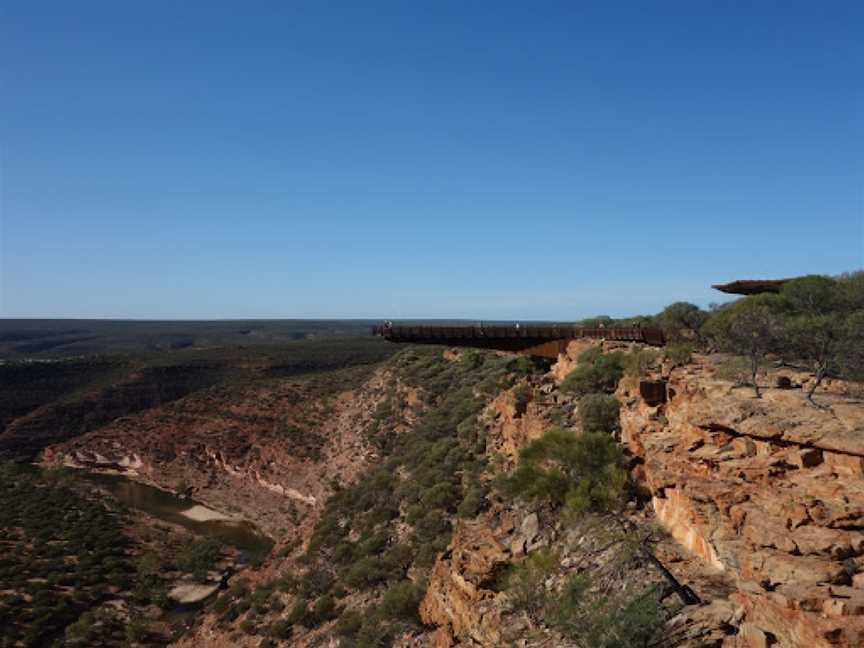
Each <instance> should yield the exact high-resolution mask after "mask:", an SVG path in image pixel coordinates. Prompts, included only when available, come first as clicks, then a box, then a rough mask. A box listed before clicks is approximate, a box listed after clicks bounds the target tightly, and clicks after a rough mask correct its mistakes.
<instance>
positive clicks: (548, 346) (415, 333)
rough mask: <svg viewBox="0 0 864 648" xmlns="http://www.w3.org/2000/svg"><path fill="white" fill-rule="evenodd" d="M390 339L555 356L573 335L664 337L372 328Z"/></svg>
mask: <svg viewBox="0 0 864 648" xmlns="http://www.w3.org/2000/svg"><path fill="white" fill-rule="evenodd" d="M373 333H374V334H375V335H380V336H381V337H383V338H384V339H385V340H389V341H390V342H407V343H410V344H440V345H444V346H455V347H474V348H478V349H496V350H499V351H512V352H514V353H522V354H524V355H531V356H536V357H541V358H549V359H552V360H554V359H556V358H557V357H558V354H559V353H563V352H564V350H565V349H566V348H567V343H568V342H570V341H571V340H577V339H584V338H590V339H596V340H618V341H622V342H641V343H643V344H650V345H652V346H663V345H664V344H666V338H665V336H664V335H663V331H662V330H660V329H657V328H640V327H636V326H634V327H610V328H601V327H597V328H589V327H584V326H571V325H569V324H549V325H542V326H533V325H530V326H523V325H521V324H520V325H509V326H499V325H492V326H486V325H477V326H391V325H388V324H384V325H382V326H376V327H375V328H374V329H373Z"/></svg>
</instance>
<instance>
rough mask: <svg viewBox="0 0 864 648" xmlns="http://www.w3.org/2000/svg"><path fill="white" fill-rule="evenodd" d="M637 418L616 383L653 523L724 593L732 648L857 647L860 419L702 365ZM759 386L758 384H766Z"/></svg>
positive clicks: (845, 402)
mask: <svg viewBox="0 0 864 648" xmlns="http://www.w3.org/2000/svg"><path fill="white" fill-rule="evenodd" d="M664 378H665V379H667V380H668V402H667V403H665V404H662V405H659V406H656V407H651V406H649V405H648V404H647V403H646V402H645V401H644V399H642V398H640V396H639V392H638V386H637V385H635V384H633V383H632V382H628V381H623V382H622V385H621V386H620V388H619V392H618V396H619V398H620V400H621V401H622V404H623V405H624V407H622V411H621V419H622V428H623V430H622V441H623V442H624V443H625V444H626V445H627V446H628V447H629V449H630V450H631V452H633V453H634V455H636V456H637V457H638V458H639V459H640V461H641V465H640V466H639V467H638V470H637V471H636V474H637V475H638V476H639V477H640V478H641V479H642V480H643V482H644V484H645V486H646V487H647V489H648V490H649V491H650V494H651V496H652V502H653V505H654V509H655V511H656V515H657V518H658V519H659V521H660V522H661V523H663V524H664V526H666V528H667V529H668V530H669V531H670V533H671V534H672V535H673V537H674V538H675V539H676V540H677V541H678V542H680V543H681V545H682V546H684V547H686V548H687V549H688V550H689V551H691V552H692V553H693V554H694V555H696V556H698V557H699V559H700V560H701V561H702V562H703V563H704V564H705V565H707V566H710V567H711V568H713V569H714V570H716V571H717V572H724V573H725V574H726V575H727V576H728V577H729V578H731V580H732V582H734V583H735V585H736V591H735V592H734V593H732V594H731V596H730V597H729V599H730V600H731V601H732V602H733V603H734V604H735V605H736V606H737V607H738V609H739V614H740V615H741V617H742V620H741V624H740V630H741V631H740V632H739V633H738V634H737V635H736V636H735V637H734V638H732V637H730V638H729V640H728V641H727V644H729V645H734V646H748V647H749V646H753V647H754V648H755V647H756V646H763V645H764V646H771V645H781V646H790V647H793V646H800V647H802V648H803V647H805V646H806V647H808V648H809V647H811V646H812V647H814V648H816V647H823V646H824V647H827V646H848V647H849V648H851V647H852V646H860V645H864V607H862V605H861V601H862V600H864V599H862V597H864V573H862V572H864V558H862V554H864V532H862V529H864V478H862V476H864V472H862V458H864V407H862V404H861V403H859V402H854V401H852V400H850V399H844V398H842V397H839V396H837V395H832V394H827V393H822V394H821V395H820V396H819V397H818V399H819V400H820V402H821V403H823V404H824V405H825V407H824V408H816V407H813V406H812V405H809V404H808V403H807V402H806V400H805V398H804V396H803V394H802V392H801V390H795V389H792V390H789V389H766V390H765V394H764V398H762V399H755V398H754V397H753V393H752V390H750V389H745V388H736V387H734V386H733V385H732V384H731V383H729V382H726V381H722V380H718V379H716V378H714V374H713V364H712V362H711V360H710V359H708V358H700V359H699V360H698V362H696V363H695V364H692V365H689V366H687V367H684V368H678V369H675V370H673V371H671V372H670V373H669V374H668V375H666V376H664ZM769 378H770V376H769Z"/></svg>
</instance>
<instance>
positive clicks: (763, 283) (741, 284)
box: [711, 278, 792, 295]
mask: <svg viewBox="0 0 864 648" xmlns="http://www.w3.org/2000/svg"><path fill="white" fill-rule="evenodd" d="M787 281H792V279H791V278H789V279H739V280H738V281H730V282H729V283H725V284H714V285H712V286H711V287H712V288H714V289H715V290H719V291H720V292H724V293H728V294H730V295H758V294H760V293H778V292H780V289H781V288H783V284H785V283H786V282H787Z"/></svg>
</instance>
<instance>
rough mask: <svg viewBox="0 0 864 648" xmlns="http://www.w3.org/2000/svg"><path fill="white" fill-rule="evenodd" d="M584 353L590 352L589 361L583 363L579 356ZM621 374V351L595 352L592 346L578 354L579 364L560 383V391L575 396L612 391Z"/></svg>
mask: <svg viewBox="0 0 864 648" xmlns="http://www.w3.org/2000/svg"><path fill="white" fill-rule="evenodd" d="M595 348H596V347H595ZM586 354H590V355H588V358H589V359H591V361H590V362H585V363H583V362H582V361H581V358H582V357H583V356H586ZM623 375H624V354H623V353H620V352H617V351H616V352H614V353H607V354H602V353H599V352H598V353H595V352H594V349H593V348H592V349H589V350H588V351H586V352H584V353H583V354H582V356H580V362H579V365H578V366H577V367H576V368H575V369H574V370H573V371H571V372H570V373H569V374H568V375H567V377H566V378H565V379H564V381H563V382H562V383H561V391H562V392H565V393H570V394H575V395H577V396H584V395H585V394H593V393H597V392H604V393H612V392H613V391H615V388H616V387H617V386H618V381H619V380H621V376H623Z"/></svg>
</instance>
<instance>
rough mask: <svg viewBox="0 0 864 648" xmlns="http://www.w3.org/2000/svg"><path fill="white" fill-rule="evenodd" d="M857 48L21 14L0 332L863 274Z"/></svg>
mask: <svg viewBox="0 0 864 648" xmlns="http://www.w3.org/2000/svg"><path fill="white" fill-rule="evenodd" d="M613 5H614V6H613ZM862 34H864V3H862V2H860V1H855V2H831V1H827V2H813V1H808V2H788V1H782V2H779V1H778V2H768V1H760V2H753V3H732V2H693V1H692V0H687V1H685V2H674V3H670V2H662V1H661V2H641V1H640V2H630V3H627V2H614V3H613V2H561V3H545V2H519V3H508V2H501V1H495V2H470V3H466V2H462V1H455V2H445V1H441V0H435V1H429V2H421V1H419V0H401V1H399V2H376V1H373V0H370V1H369V2H356V1H354V0H350V1H346V2H319V1H311V0H310V1H308V2H271V3H264V2H215V1H212V0H208V1H207V2H197V3H195V2H157V1H153V2H136V3H131V2H68V1H63V2H41V1H39V0H27V1H24V2H20V1H11V2H10V1H9V0H7V1H6V2H3V3H2V7H0V66H2V67H0V73H2V79H0V80H2V85H0V183H2V184H0V191H2V194H0V209H2V212H0V222H2V230H0V236H2V239H0V255H2V258H0V273H2V277H0V290H2V292H0V315H2V316H6V317H11V316H100V317H136V318H221V317H234V318H245V317H382V318H383V317H389V318H399V317H428V316H433V317H434V316H440V317H468V318H484V319H492V318H519V319H531V318H534V319H541V318H545V319H572V318H578V317H582V316H588V315H593V314H598V313H608V314H611V315H624V314H632V313H636V312H651V311H656V310H658V309H659V308H661V307H662V306H663V305H665V304H667V303H669V302H671V301H675V300H678V299H686V300H690V301H694V302H696V303H699V304H702V305H707V304H708V303H709V302H710V301H720V300H721V299H720V298H721V297H722V296H721V295H720V294H719V293H714V292H713V291H712V290H711V289H710V288H708V285H709V284H710V283H714V282H717V281H723V280H730V279H734V278H741V277H781V276H788V275H794V274H799V273H810V272H819V273H838V272H841V271H844V270H852V269H855V268H860V267H862V266H864V111H862V109H864V101H862V98H864V88H862V84H864V36H862ZM712 293H713V294H712Z"/></svg>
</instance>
